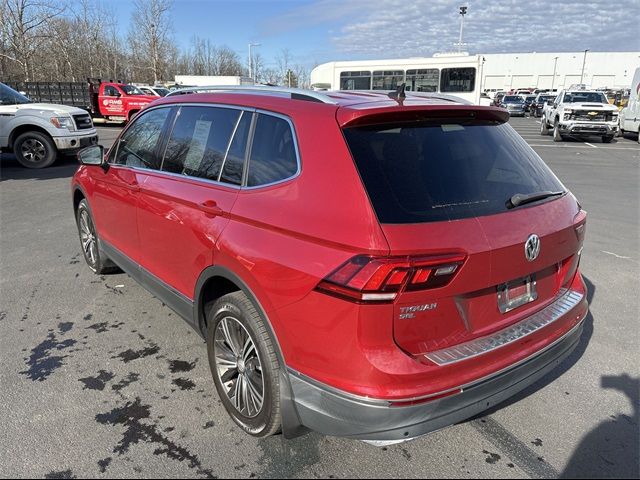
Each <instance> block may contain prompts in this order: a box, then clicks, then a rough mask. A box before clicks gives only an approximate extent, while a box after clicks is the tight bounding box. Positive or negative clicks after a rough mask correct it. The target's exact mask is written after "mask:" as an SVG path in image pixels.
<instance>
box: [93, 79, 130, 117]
mask: <svg viewBox="0 0 640 480" xmlns="http://www.w3.org/2000/svg"><path fill="white" fill-rule="evenodd" d="M124 98H125V96H124V92H122V91H121V90H120V89H119V88H118V87H117V86H116V85H115V84H102V85H100V95H98V103H99V107H100V113H101V114H102V115H104V116H105V117H111V116H113V117H124V116H126V105H125V100H124Z"/></svg>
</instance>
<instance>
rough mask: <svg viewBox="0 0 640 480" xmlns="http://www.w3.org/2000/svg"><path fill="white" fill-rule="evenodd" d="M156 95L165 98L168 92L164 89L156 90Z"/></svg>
mask: <svg viewBox="0 0 640 480" xmlns="http://www.w3.org/2000/svg"><path fill="white" fill-rule="evenodd" d="M156 93H157V94H158V95H160V96H161V97H166V96H167V94H168V93H169V90H167V89H166V88H156Z"/></svg>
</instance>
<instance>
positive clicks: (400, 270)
mask: <svg viewBox="0 0 640 480" xmlns="http://www.w3.org/2000/svg"><path fill="white" fill-rule="evenodd" d="M464 259H465V256H464V255H437V256H428V257H373V256H369V255H358V256H356V257H353V258H351V259H349V260H348V261H346V262H345V263H343V264H342V265H340V266H339V267H338V268H337V269H336V270H334V271H333V272H332V273H331V274H329V275H328V276H327V277H326V278H324V279H323V280H322V281H321V282H320V283H319V284H318V286H317V287H316V290H318V291H320V292H323V293H327V294H329V295H335V296H338V297H341V298H345V299H348V300H351V301H354V302H358V303H380V302H393V301H394V300H395V299H396V298H397V296H398V295H399V294H400V293H401V292H403V291H407V290H426V289H430V288H438V287H443V286H445V285H447V284H448V283H449V282H450V281H451V280H452V279H453V277H455V275H456V273H457V272H458V270H459V269H460V266H461V265H462V263H463V262H464Z"/></svg>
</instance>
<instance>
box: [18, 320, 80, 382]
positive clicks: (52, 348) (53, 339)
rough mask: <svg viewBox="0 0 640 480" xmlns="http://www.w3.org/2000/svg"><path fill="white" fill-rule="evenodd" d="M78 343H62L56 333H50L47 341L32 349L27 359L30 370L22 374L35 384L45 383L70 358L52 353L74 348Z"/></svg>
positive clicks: (70, 341) (68, 341) (71, 341)
mask: <svg viewBox="0 0 640 480" xmlns="http://www.w3.org/2000/svg"><path fill="white" fill-rule="evenodd" d="M67 331H68V330H67ZM76 343H77V342H76V341H75V340H73V339H71V338H69V339H67V340H64V341H62V342H61V341H59V340H58V337H57V336H56V334H55V333H54V332H49V334H48V335H47V339H46V340H44V341H42V342H41V343H40V344H39V345H37V346H35V347H34V348H32V349H31V355H30V356H29V358H28V359H25V360H26V362H27V366H28V367H29V368H28V369H27V370H23V371H22V372H20V373H21V374H22V375H26V376H27V377H29V378H30V379H31V380H33V381H34V382H35V381H38V382H43V381H44V380H46V379H47V378H48V377H49V376H50V375H51V374H52V373H53V372H54V371H56V370H57V369H58V368H60V367H61V366H62V365H64V362H63V360H64V359H65V358H67V357H68V355H52V353H53V352H56V351H58V352H60V351H62V350H65V349H67V348H70V347H73V346H74V345H75V344H76Z"/></svg>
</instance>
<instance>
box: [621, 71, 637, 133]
mask: <svg viewBox="0 0 640 480" xmlns="http://www.w3.org/2000/svg"><path fill="white" fill-rule="evenodd" d="M618 118H619V121H620V133H621V134H622V135H624V134H625V132H633V133H636V134H638V143H640V67H639V68H636V73H634V74H633V82H632V83H631V93H630V94H629V103H627V106H626V107H624V108H623V109H622V111H621V112H620V116H619V117H618Z"/></svg>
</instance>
